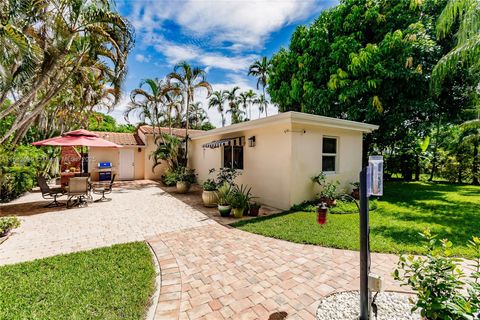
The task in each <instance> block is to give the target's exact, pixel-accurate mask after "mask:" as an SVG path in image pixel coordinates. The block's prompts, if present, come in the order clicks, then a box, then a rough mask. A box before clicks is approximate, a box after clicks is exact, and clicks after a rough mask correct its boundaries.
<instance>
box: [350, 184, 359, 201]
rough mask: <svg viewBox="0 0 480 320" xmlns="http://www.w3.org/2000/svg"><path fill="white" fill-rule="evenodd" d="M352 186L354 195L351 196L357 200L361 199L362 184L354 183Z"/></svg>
mask: <svg viewBox="0 0 480 320" xmlns="http://www.w3.org/2000/svg"><path fill="white" fill-rule="evenodd" d="M350 184H351V185H352V187H353V188H352V193H350V195H351V196H352V197H354V198H355V199H357V200H358V199H360V182H352V183H350Z"/></svg>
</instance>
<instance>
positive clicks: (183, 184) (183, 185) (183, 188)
mask: <svg viewBox="0 0 480 320" xmlns="http://www.w3.org/2000/svg"><path fill="white" fill-rule="evenodd" d="M188 190H190V183H188V182H187V181H177V192H178V193H187V192H188Z"/></svg>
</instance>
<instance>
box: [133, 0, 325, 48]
mask: <svg viewBox="0 0 480 320" xmlns="http://www.w3.org/2000/svg"><path fill="white" fill-rule="evenodd" d="M330 2H332V1H328V0H323V1H320V0H256V1H252V0H223V1H218V0H176V1H175V5H172V1H167V0H160V1H138V2H135V3H134V4H133V9H132V12H131V14H130V17H129V18H130V20H131V21H132V24H133V25H134V26H135V28H136V30H137V32H139V31H140V32H147V33H148V32H152V31H154V30H156V31H161V30H162V28H163V27H164V24H165V22H167V21H174V22H175V23H176V24H178V25H179V27H180V28H181V31H182V32H183V33H184V34H187V35H189V36H190V37H202V38H207V39H208V40H209V42H210V44H215V43H216V44H217V45H221V44H222V43H224V42H227V43H233V44H234V45H231V47H230V49H231V50H236V51H240V50H245V49H248V50H250V49H259V48H262V47H263V45H264V43H265V41H266V40H267V39H268V37H269V35H270V34H271V33H272V32H275V31H277V30H279V29H280V28H282V27H284V26H286V25H290V24H293V23H295V22H296V21H300V20H303V19H305V18H307V17H309V16H311V15H312V14H316V13H318V12H320V10H322V9H323V8H325V5H328V4H329V3H330Z"/></svg>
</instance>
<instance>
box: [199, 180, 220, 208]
mask: <svg viewBox="0 0 480 320" xmlns="http://www.w3.org/2000/svg"><path fill="white" fill-rule="evenodd" d="M202 187H203V192H202V200H203V205H204V206H205V207H215V206H217V202H218V195H217V184H216V183H215V181H213V180H212V179H208V180H206V181H205V182H204V183H203V186H202Z"/></svg>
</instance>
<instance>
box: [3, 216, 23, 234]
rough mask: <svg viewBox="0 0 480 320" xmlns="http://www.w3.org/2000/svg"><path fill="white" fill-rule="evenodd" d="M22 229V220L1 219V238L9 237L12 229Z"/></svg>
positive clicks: (15, 218) (14, 218)
mask: <svg viewBox="0 0 480 320" xmlns="http://www.w3.org/2000/svg"><path fill="white" fill-rule="evenodd" d="M18 227H20V220H18V218H17V217H3V218H0V238H3V237H6V236H8V234H9V233H10V231H12V229H15V228H18Z"/></svg>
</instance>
